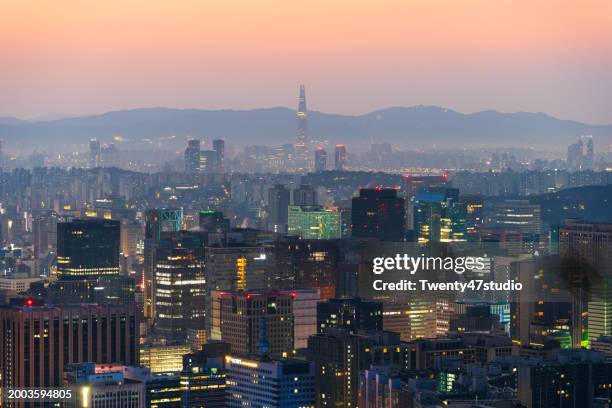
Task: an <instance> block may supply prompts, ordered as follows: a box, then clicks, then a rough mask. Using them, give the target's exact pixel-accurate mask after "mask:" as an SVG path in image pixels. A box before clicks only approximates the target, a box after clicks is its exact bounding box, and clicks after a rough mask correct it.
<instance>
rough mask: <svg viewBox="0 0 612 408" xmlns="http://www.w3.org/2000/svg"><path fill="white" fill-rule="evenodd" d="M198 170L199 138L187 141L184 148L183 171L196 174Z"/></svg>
mask: <svg viewBox="0 0 612 408" xmlns="http://www.w3.org/2000/svg"><path fill="white" fill-rule="evenodd" d="M199 172H200V140H199V139H191V140H189V141H187V148H186V149H185V173H188V174H198V173H199Z"/></svg>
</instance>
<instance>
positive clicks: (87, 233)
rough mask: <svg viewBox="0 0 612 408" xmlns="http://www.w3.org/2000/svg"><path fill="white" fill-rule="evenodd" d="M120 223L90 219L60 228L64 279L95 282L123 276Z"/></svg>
mask: <svg viewBox="0 0 612 408" xmlns="http://www.w3.org/2000/svg"><path fill="white" fill-rule="evenodd" d="M120 251H121V232H120V223H119V221H114V220H101V219H87V220H73V221H69V222H60V223H58V224H57V274H58V275H59V277H60V279H92V278H96V277H99V276H101V275H118V274H119V252H120Z"/></svg>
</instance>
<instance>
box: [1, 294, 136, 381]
mask: <svg viewBox="0 0 612 408" xmlns="http://www.w3.org/2000/svg"><path fill="white" fill-rule="evenodd" d="M137 330H138V319H137V313H136V310H135V307H134V305H133V304H132V305H120V306H111V305H108V306H103V305H99V304H80V305H75V306H61V307H60V306H54V305H45V304H44V302H42V301H41V300H39V299H36V298H23V299H14V300H13V301H12V303H11V304H10V305H6V306H0V336H1V339H0V355H1V356H2V357H1V359H0V364H1V371H0V372H1V374H2V376H1V377H0V378H1V384H2V386H3V387H52V386H59V385H61V384H62V373H63V371H64V367H66V365H68V364H71V363H80V362H87V361H91V362H95V363H121V364H126V365H136V363H137V359H138V332H137Z"/></svg>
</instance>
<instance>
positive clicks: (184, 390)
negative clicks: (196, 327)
mask: <svg viewBox="0 0 612 408" xmlns="http://www.w3.org/2000/svg"><path fill="white" fill-rule="evenodd" d="M229 354H230V348H229V345H228V344H227V343H223V342H211V343H207V344H205V345H204V347H203V348H202V350H201V351H198V352H195V353H191V354H187V355H185V356H183V371H181V375H180V379H181V400H182V401H181V402H182V404H183V405H182V407H184V408H199V407H206V408H225V406H226V405H225V403H226V381H227V375H226V371H225V356H226V355H229Z"/></svg>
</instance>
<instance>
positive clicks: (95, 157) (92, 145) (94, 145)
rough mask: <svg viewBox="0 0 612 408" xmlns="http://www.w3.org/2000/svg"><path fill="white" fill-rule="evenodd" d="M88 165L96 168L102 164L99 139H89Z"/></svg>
mask: <svg viewBox="0 0 612 408" xmlns="http://www.w3.org/2000/svg"><path fill="white" fill-rule="evenodd" d="M89 165H90V167H93V168H96V167H100V166H101V165H102V159H101V150H100V141H99V140H97V139H91V140H90V141H89Z"/></svg>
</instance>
